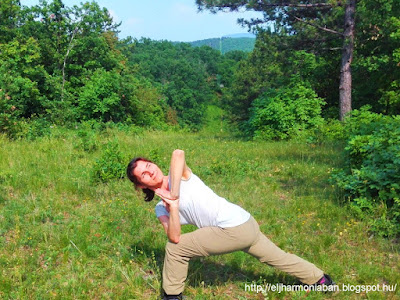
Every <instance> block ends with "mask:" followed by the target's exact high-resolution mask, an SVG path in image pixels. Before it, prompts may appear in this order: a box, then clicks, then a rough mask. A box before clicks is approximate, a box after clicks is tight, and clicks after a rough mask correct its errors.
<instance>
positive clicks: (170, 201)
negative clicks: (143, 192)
mask: <svg viewBox="0 0 400 300" xmlns="http://www.w3.org/2000/svg"><path fill="white" fill-rule="evenodd" d="M154 192H155V193H156V195H157V196H158V197H160V198H161V199H162V200H163V201H164V203H165V204H166V206H167V209H168V211H169V210H170V209H171V208H179V198H176V197H172V195H171V192H170V191H167V190H163V189H160V188H158V189H156V190H154Z"/></svg>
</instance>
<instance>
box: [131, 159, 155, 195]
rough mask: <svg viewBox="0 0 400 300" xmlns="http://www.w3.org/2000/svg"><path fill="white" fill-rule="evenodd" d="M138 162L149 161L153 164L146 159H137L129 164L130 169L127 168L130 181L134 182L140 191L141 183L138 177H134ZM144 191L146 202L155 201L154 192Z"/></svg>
mask: <svg viewBox="0 0 400 300" xmlns="http://www.w3.org/2000/svg"><path fill="white" fill-rule="evenodd" d="M138 161H147V162H151V163H153V162H152V161H151V160H149V159H146V158H144V157H135V158H134V159H132V160H131V161H130V162H129V164H128V167H127V168H126V175H127V176H128V178H129V180H130V181H132V182H133V184H134V185H135V188H136V189H139V185H140V182H139V180H138V179H137V178H136V176H135V175H133V170H135V168H136V167H137V162H138ZM142 191H143V193H144V194H145V196H144V201H151V200H153V198H154V194H155V193H154V191H152V190H151V189H142Z"/></svg>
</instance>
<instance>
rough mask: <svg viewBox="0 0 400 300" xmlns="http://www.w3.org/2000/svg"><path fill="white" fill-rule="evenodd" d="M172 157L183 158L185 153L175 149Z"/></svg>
mask: <svg viewBox="0 0 400 300" xmlns="http://www.w3.org/2000/svg"><path fill="white" fill-rule="evenodd" d="M172 155H173V156H178V157H182V156H185V151H183V150H181V149H175V150H174V152H172Z"/></svg>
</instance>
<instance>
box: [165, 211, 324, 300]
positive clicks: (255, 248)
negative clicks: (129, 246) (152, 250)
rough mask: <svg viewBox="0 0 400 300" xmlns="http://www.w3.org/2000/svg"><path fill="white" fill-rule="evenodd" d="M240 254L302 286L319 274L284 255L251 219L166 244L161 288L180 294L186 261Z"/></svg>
mask: <svg viewBox="0 0 400 300" xmlns="http://www.w3.org/2000/svg"><path fill="white" fill-rule="evenodd" d="M238 250H241V251H244V252H247V253H249V254H251V255H252V256H254V257H256V258H257V259H259V260H260V261H261V262H263V263H266V264H268V265H270V266H273V267H275V268H277V269H279V270H282V271H284V272H287V273H288V274H291V275H293V276H295V277H297V278H298V279H299V280H300V281H301V282H303V283H305V284H314V283H316V282H317V281H318V280H319V279H320V278H322V276H323V275H324V274H323V272H322V271H321V270H320V269H318V268H317V267H316V266H315V265H313V264H312V263H309V262H307V261H305V260H304V259H302V258H300V257H298V256H296V255H293V254H289V253H286V252H284V251H283V250H281V249H280V248H279V247H277V246H276V245H275V244H274V243H272V242H271V241H270V240H269V239H268V238H267V237H266V236H265V235H264V234H262V233H261V232H260V228H259V226H258V224H257V222H256V221H255V220H254V218H253V217H250V219H249V220H248V221H247V222H246V223H244V224H242V225H239V226H236V227H231V228H220V227H203V228H200V229H197V230H195V231H193V232H190V233H185V234H182V235H181V238H180V241H179V243H178V244H174V243H171V242H168V243H167V246H166V248H165V260H164V268H163V289H164V291H165V292H166V293H167V294H170V295H177V294H179V293H182V292H183V289H184V285H185V280H186V277H187V272H188V266H189V260H190V259H191V258H192V257H202V256H209V255H217V254H224V253H230V252H234V251H238Z"/></svg>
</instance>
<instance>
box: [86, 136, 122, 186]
mask: <svg viewBox="0 0 400 300" xmlns="http://www.w3.org/2000/svg"><path fill="white" fill-rule="evenodd" d="M124 175H125V159H124V157H123V156H122V153H121V150H120V149H119V144H118V143H117V142H116V141H110V142H108V143H107V144H106V146H105V149H104V150H103V152H102V155H101V157H100V158H99V159H97V160H96V162H95V164H94V166H93V169H92V178H93V180H94V181H100V182H103V183H105V182H109V181H110V180H113V179H120V178H123V177H124Z"/></svg>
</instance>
